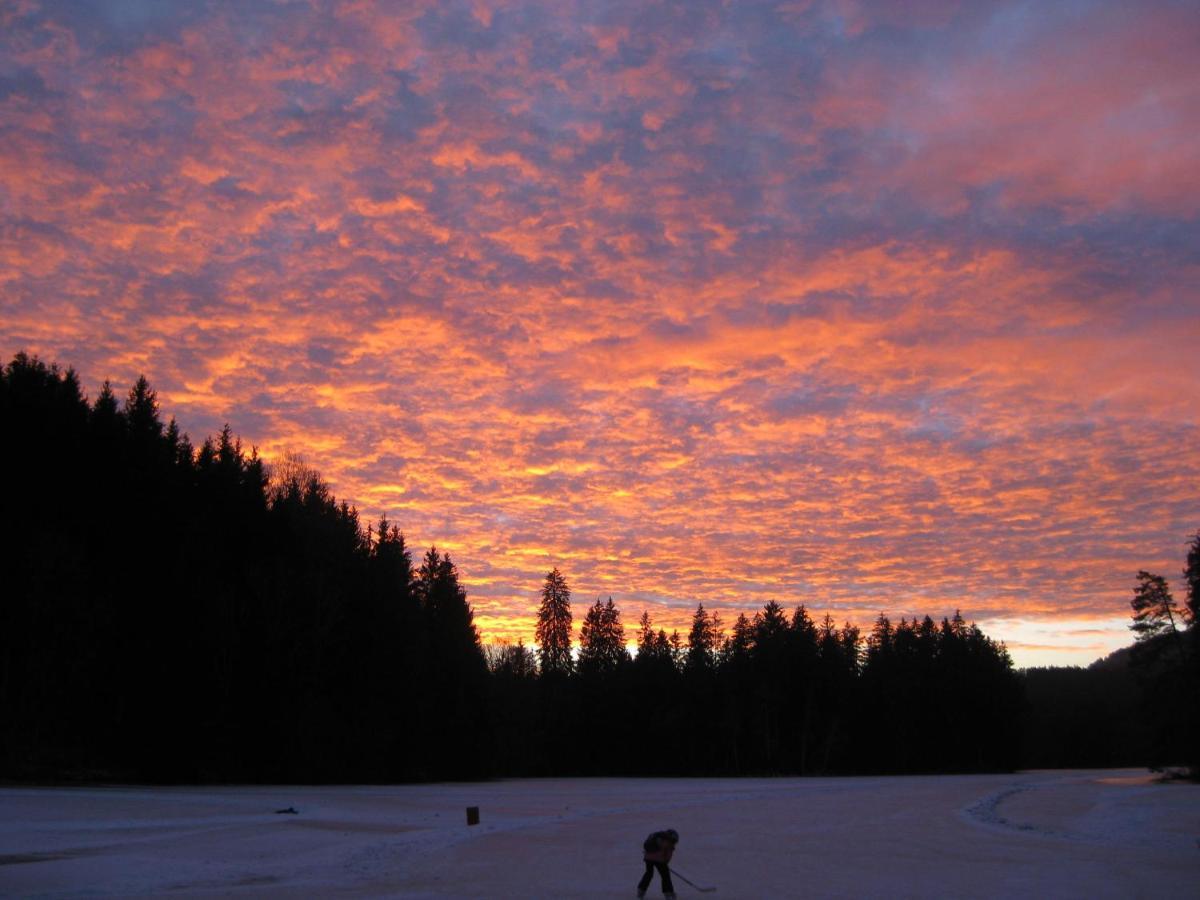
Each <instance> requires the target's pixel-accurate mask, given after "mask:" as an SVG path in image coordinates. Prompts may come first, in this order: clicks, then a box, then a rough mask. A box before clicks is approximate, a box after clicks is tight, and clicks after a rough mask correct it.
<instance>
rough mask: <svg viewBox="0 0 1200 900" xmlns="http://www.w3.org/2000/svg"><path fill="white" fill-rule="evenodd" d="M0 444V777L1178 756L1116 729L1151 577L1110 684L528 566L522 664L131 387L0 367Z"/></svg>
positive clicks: (520, 771)
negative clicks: (592, 591)
mask: <svg viewBox="0 0 1200 900" xmlns="http://www.w3.org/2000/svg"><path fill="white" fill-rule="evenodd" d="M0 430H2V433H3V435H4V436H5V439H4V440H3V441H0V473H2V474H0V477H2V478H3V479H4V496H5V497H6V498H7V500H8V502H7V503H6V504H5V511H6V515H5V516H4V520H3V526H2V527H3V545H2V546H3V556H2V557H0V572H2V573H3V591H2V594H0V709H2V710H3V712H4V715H3V717H2V719H0V721H2V723H3V724H0V777H5V778H8V779H15V780H42V781H45V780H143V781H186V782H191V781H196V782H205V781H250V782H256V781H271V782H282V781H290V782H306V781H340V782H346V781H403V780H416V779H446V778H478V777H486V776H493V775H551V774H645V775H651V774H668V775H675V774H695V775H700V774H773V773H779V774H818V773H833V772H838V773H852V772H949V771H955V772H968V771H989V770H1001V769H1011V768H1014V767H1017V766H1020V765H1023V764H1024V765H1113V764H1138V763H1139V762H1142V763H1151V762H1154V761H1156V760H1158V759H1160V758H1162V759H1168V760H1169V759H1170V758H1172V757H1173V754H1177V753H1179V752H1182V751H1181V750H1180V748H1182V747H1185V746H1191V747H1194V744H1188V743H1187V740H1188V738H1187V732H1186V729H1184V730H1183V731H1180V730H1179V729H1175V730H1174V731H1173V730H1172V727H1168V726H1167V725H1164V724H1163V720H1162V719H1161V716H1162V712H1163V710H1164V709H1166V708H1168V707H1167V706H1164V705H1162V704H1159V705H1158V706H1155V705H1154V704H1149V706H1150V707H1153V709H1155V710H1157V712H1155V713H1154V714H1153V715H1149V716H1147V715H1146V714H1145V713H1146V709H1147V708H1148V704H1147V702H1146V697H1147V695H1155V694H1156V693H1157V694H1161V693H1163V692H1167V693H1169V692H1170V690H1171V689H1172V686H1173V685H1174V684H1175V683H1176V680H1177V679H1178V675H1179V666H1180V665H1181V664H1182V660H1183V659H1185V658H1186V657H1185V656H1183V655H1180V656H1177V657H1172V656H1170V655H1169V654H1164V653H1160V652H1159V651H1158V650H1155V649H1154V648H1156V647H1159V646H1169V647H1171V648H1174V649H1172V650H1171V653H1176V652H1177V651H1179V652H1184V651H1186V647H1188V646H1191V645H1187V644H1184V643H1181V639H1180V636H1179V635H1178V634H1176V635H1174V637H1171V636H1166V637H1164V636H1162V635H1159V634H1158V631H1157V630H1156V629H1158V630H1161V629H1160V626H1159V624H1157V623H1159V622H1160V619H1161V618H1162V616H1161V615H1160V614H1159V613H1161V611H1162V609H1164V608H1165V607H1163V606H1162V598H1161V596H1160V595H1159V594H1155V593H1154V590H1157V588H1156V584H1155V583H1153V582H1146V584H1147V585H1148V587H1147V588H1146V591H1144V592H1143V593H1144V598H1143V599H1144V600H1145V604H1144V608H1145V609H1147V610H1149V612H1147V613H1146V614H1145V615H1146V617H1148V618H1146V619H1145V621H1146V622H1147V623H1148V624H1147V625H1146V626H1145V627H1146V629H1148V631H1147V634H1148V638H1147V643H1146V644H1145V646H1142V647H1140V648H1139V649H1140V650H1141V651H1142V653H1141V656H1140V659H1141V660H1143V663H1142V664H1140V665H1139V666H1135V667H1129V666H1122V665H1118V664H1117V663H1115V662H1111V663H1105V664H1103V665H1101V664H1098V665H1097V666H1095V667H1093V668H1092V669H1089V670H1058V669H1054V670H1031V671H1030V672H1028V673H1025V674H1024V675H1021V674H1018V673H1016V672H1014V670H1013V667H1012V663H1011V661H1010V659H1009V657H1008V654H1007V652H1006V651H1005V649H1004V647H1003V646H1002V645H999V644H997V643H995V642H994V641H992V640H991V639H989V638H988V637H987V636H986V635H984V634H983V633H982V632H981V631H980V630H979V629H978V628H977V627H975V626H974V625H970V624H968V623H967V622H965V621H964V620H963V619H962V618H961V617H960V616H958V615H957V614H955V615H954V616H952V617H947V618H943V619H941V620H940V621H935V620H934V619H933V618H931V617H924V618H921V619H913V620H911V621H910V620H907V619H901V620H900V621H899V622H898V623H893V622H891V621H890V620H889V619H888V618H887V617H885V616H882V615H881V616H880V617H879V619H878V621H877V622H876V623H875V625H874V627H873V628H872V629H871V631H870V633H869V634H867V635H865V636H864V635H862V634H860V633H859V631H858V629H856V628H854V627H853V626H850V625H849V624H844V625H842V626H840V627H839V626H837V625H836V623H835V622H834V620H833V619H832V618H830V617H829V616H825V617H823V618H822V619H821V621H819V622H818V621H814V620H813V619H812V618H811V617H810V615H809V613H808V612H807V610H806V609H805V608H804V607H803V606H799V607H796V608H794V609H791V610H785V609H784V608H783V607H781V606H780V605H778V604H776V603H768V604H767V605H766V606H765V607H763V609H762V610H760V611H759V612H757V613H756V614H755V615H754V616H753V617H749V616H746V615H742V616H739V617H738V618H737V620H736V621H735V622H733V623H731V624H730V628H729V631H728V632H726V630H725V623H722V622H720V621H719V620H718V619H717V617H716V616H715V615H712V614H710V613H709V612H708V611H706V610H705V609H704V607H703V606H700V607H698V608H697V610H696V613H695V616H694V617H693V620H692V624H691V627H690V629H689V631H688V634H687V635H682V636H681V635H679V634H671V635H668V634H667V633H666V632H665V631H663V630H661V629H656V628H655V627H654V625H653V622H652V621H651V620H650V617H649V615H647V614H643V615H642V617H641V620H640V622H639V623H637V625H636V626H633V625H628V626H627V624H625V623H623V622H622V617H621V611H620V610H619V608H618V607H617V605H616V604H615V603H613V601H612V599H611V598H608V599H607V600H606V601H604V602H602V601H601V600H600V599H596V601H595V602H594V603H593V604H592V605H591V606H589V607H587V609H586V611H585V613H584V614H583V616H582V617H581V618H580V619H579V620H578V621H576V620H575V619H574V617H573V613H572V606H571V595H570V587H569V584H568V581H567V579H566V577H565V576H564V575H562V573H559V572H558V571H557V570H555V571H554V572H551V573H550V574H549V575H548V576H547V578H546V583H545V585H544V586H543V589H542V592H541V600H542V609H541V616H540V618H539V622H538V629H537V635H538V644H537V647H536V650H535V649H532V648H528V647H526V646H524V645H523V644H517V645H515V646H496V647H488V648H486V649H485V648H483V647H482V646H481V644H480V639H479V634H478V632H477V630H476V627H475V625H474V622H473V614H472V610H471V606H470V603H469V601H468V598H467V596H466V592H465V591H464V589H463V587H462V584H461V581H460V578H459V573H458V570H457V568H456V566H455V564H454V562H453V561H452V560H451V559H450V557H449V556H448V555H447V554H444V553H441V552H439V551H438V550H437V549H436V548H430V549H429V550H428V551H426V552H425V553H424V554H423V555H421V556H420V558H419V561H416V562H414V559H413V555H412V553H411V552H410V550H409V548H408V547H407V546H406V543H405V540H404V536H403V534H402V533H401V532H400V530H399V529H398V527H397V526H396V525H394V524H393V523H391V522H389V521H387V519H381V520H380V521H379V522H373V523H370V524H369V525H364V524H363V523H362V522H361V521H360V520H359V517H358V514H357V512H356V511H355V509H354V508H352V507H350V506H348V505H347V504H346V503H344V502H338V501H337V499H336V498H334V497H333V495H332V494H331V493H330V490H329V488H328V486H327V485H326V484H325V483H324V482H323V481H322V480H321V478H320V476H319V475H318V474H317V473H316V472H315V471H313V470H312V469H310V468H308V467H307V466H305V465H304V464H303V462H302V461H300V460H298V459H285V460H283V461H281V462H278V463H276V464H275V465H272V466H267V465H265V464H264V463H263V461H262V460H260V459H259V458H258V457H257V454H256V453H255V452H254V451H253V450H250V451H247V450H246V449H245V448H244V447H243V446H242V445H241V443H240V441H239V440H238V439H237V438H236V437H235V436H234V435H233V434H232V432H231V431H230V429H229V428H228V427H226V428H225V429H224V430H223V431H222V432H221V433H220V434H219V435H217V436H216V437H213V438H208V439H206V440H204V441H203V442H202V443H201V444H200V445H199V447H196V446H194V445H193V444H192V443H191V442H190V441H189V439H188V437H187V435H186V434H183V433H182V432H181V430H180V428H179V427H178V425H177V424H176V423H175V421H174V420H173V419H171V420H169V421H167V422H165V423H164V422H163V418H162V414H161V412H160V410H159V407H158V402H157V398H156V395H155V393H154V391H153V390H152V389H151V387H150V385H149V384H148V383H147V382H146V380H145V379H144V378H143V379H140V380H139V381H138V383H137V384H136V385H134V386H133V388H132V389H130V390H129V392H128V393H127V394H126V395H125V396H124V397H122V398H118V397H117V396H116V395H115V393H114V392H113V390H112V389H111V387H110V386H109V385H107V384H105V385H104V387H103V388H102V390H101V391H100V392H99V394H98V395H97V396H96V398H95V399H94V400H91V401H89V400H88V399H87V398H86V397H85V396H84V394H83V391H82V389H81V386H80V384H79V381H78V378H77V377H76V376H75V374H74V373H73V372H71V371H70V370H67V371H62V370H60V369H58V368H57V367H54V366H47V365H45V364H44V363H42V362H40V361H38V360H37V359H31V358H29V357H26V356H23V355H18V356H17V357H16V358H15V359H14V360H13V361H12V362H11V363H10V364H9V365H8V366H7V367H6V368H5V369H4V370H3V371H2V372H0ZM1196 568H1197V571H1198V572H1200V564H1198V565H1197V567H1196ZM531 593H532V590H531ZM1139 596H1141V595H1139ZM1156 598H1157V599H1156ZM1155 603H1157V604H1158V605H1157V606H1155V605H1154V604H1155ZM1156 611H1157V612H1156ZM1156 616H1157V618H1156ZM1182 621H1183V620H1182V619H1181V622H1182ZM576 626H578V627H576ZM627 627H628V631H627ZM1150 632H1153V633H1150ZM576 636H577V637H578V642H577V645H576V646H577V652H575V653H572V652H571V648H572V646H573V641H574V639H575V638H576ZM1192 636H1193V634H1192V632H1189V633H1188V637H1189V638H1191V637H1192ZM627 640H628V641H630V642H634V641H636V644H637V652H636V654H630V653H629V652H628V650H627V649H626V642H627ZM1155 642H1157V643H1155ZM1181 648H1182V650H1181ZM1194 656H1195V654H1193V658H1194ZM1131 673H1135V674H1131ZM1156 717H1157V718H1156Z"/></svg>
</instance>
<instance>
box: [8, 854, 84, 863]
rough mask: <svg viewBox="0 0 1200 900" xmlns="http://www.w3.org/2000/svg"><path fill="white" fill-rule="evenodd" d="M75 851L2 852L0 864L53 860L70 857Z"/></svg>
mask: <svg viewBox="0 0 1200 900" xmlns="http://www.w3.org/2000/svg"><path fill="white" fill-rule="evenodd" d="M76 855H78V854H75V853H5V854H0V866H20V865H24V864H25V863H40V862H53V861H54V860H56V859H70V858H71V857H72V856H76Z"/></svg>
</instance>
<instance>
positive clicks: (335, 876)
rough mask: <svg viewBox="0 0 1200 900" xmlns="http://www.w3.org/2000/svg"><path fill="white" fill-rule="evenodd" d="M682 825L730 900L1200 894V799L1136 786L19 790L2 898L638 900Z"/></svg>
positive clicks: (690, 859) (760, 783)
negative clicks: (648, 860) (655, 852)
mask: <svg viewBox="0 0 1200 900" xmlns="http://www.w3.org/2000/svg"><path fill="white" fill-rule="evenodd" d="M467 806H478V807H480V812H481V817H482V821H481V823H480V824H479V825H477V826H474V827H468V826H467V824H466V814H465V808H466V807H467ZM288 807H294V808H295V809H296V810H297V813H296V814H295V815H291V814H282V815H281V814H276V812H275V810H279V809H285V808H288ZM664 828H675V829H676V830H678V831H679V832H680V835H681V841H680V845H679V849H678V851H677V853H676V856H675V860H674V862H673V864H672V867H673V868H676V869H677V870H678V871H680V872H682V873H683V874H684V875H686V876H687V877H688V878H690V879H691V880H692V881H694V882H697V883H698V884H700V885H705V886H707V885H713V886H716V887H717V889H718V890H717V893H716V894H713V895H711V896H715V897H731V898H732V897H746V898H755V897H764V898H767V897H770V898H774V897H799V896H805V897H1022V898H1032V897H1088V898H1095V897H1155V898H1158V897H1189V898H1196V897H1198V896H1200V786H1197V785H1179V784H1175V785H1161V784H1156V783H1153V782H1152V781H1151V780H1150V778H1149V777H1148V776H1147V775H1146V774H1145V773H1144V772H1140V771H1111V772H1095V771H1090V772H1023V773H1018V774H1015V775H972V776H930V777H908V778H821V779H815V778H814V779H546V780H529V781H497V782H490V783H484V784H477V783H475V784H438V785H404V786H396V787H373V786H367V787H364V786H348V787H228V788H219V787H218V788H213V787H205V788H142V787H107V788H78V789H57V788H54V789H52V788H6V789H0V894H2V895H4V896H16V897H84V896H86V897H95V896H119V897H129V896H138V895H148V894H154V895H169V896H172V897H225V896H262V897H316V896H332V897H339V896H354V897H386V896H397V897H522V898H529V897H534V898H536V897H630V898H632V897H633V896H634V893H635V891H634V888H635V885H636V883H637V880H638V878H639V877H640V875H641V873H642V864H641V842H642V839H643V838H644V837H645V836H646V835H647V834H648V833H650V832H652V831H656V830H660V829H664ZM676 890H677V892H678V894H679V896H680V897H681V898H682V897H685V896H689V895H690V896H696V897H699V896H701V895H700V894H697V893H695V892H694V891H692V889H691V888H689V887H688V886H687V885H686V884H683V883H681V882H677V883H676ZM658 891H659V886H658V881H657V879H656V880H655V883H654V884H653V885H652V886H651V891H650V894H649V895H648V896H650V897H654V896H659V893H658Z"/></svg>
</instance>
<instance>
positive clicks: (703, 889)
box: [671, 869, 716, 894]
mask: <svg viewBox="0 0 1200 900" xmlns="http://www.w3.org/2000/svg"><path fill="white" fill-rule="evenodd" d="M671 874H672V875H674V876H675V877H676V878H678V879H679V880H680V881H682V882H683V883H684V884H690V885H691V886H692V887H694V888H695V889H696V890H698V891H699V892H700V893H702V894H711V893H712V892H713V891H715V890H716V888H715V887H700V885H698V884H696V883H695V882H694V881H688V880H687V879H686V878H685V877H683V876H682V875H680V874H679V873H678V872H676V871H675V870H674V869H671Z"/></svg>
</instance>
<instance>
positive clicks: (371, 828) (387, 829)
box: [288, 819, 418, 834]
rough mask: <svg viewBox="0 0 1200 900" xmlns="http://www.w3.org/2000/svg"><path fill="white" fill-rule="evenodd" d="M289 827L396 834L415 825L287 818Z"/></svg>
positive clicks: (415, 828)
mask: <svg viewBox="0 0 1200 900" xmlns="http://www.w3.org/2000/svg"><path fill="white" fill-rule="evenodd" d="M288 826H289V827H291V828H316V829H319V830H321V831H346V832H351V831H352V832H355V833H356V834H397V833H399V832H401V831H416V830H418V826H416V825H396V824H393V823H391V822H358V821H355V820H352V819H351V820H346V821H337V820H333V819H289V820H288Z"/></svg>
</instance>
